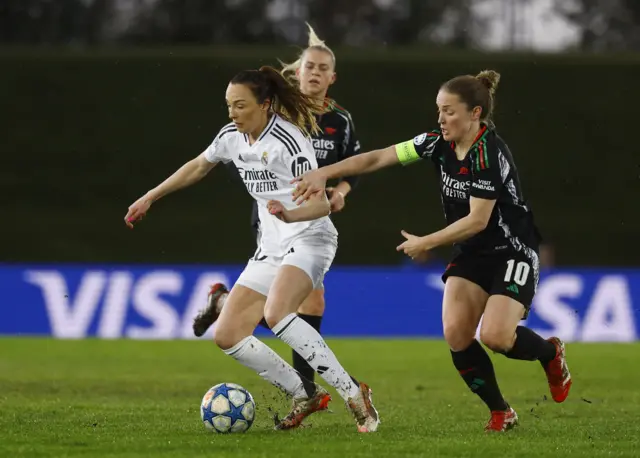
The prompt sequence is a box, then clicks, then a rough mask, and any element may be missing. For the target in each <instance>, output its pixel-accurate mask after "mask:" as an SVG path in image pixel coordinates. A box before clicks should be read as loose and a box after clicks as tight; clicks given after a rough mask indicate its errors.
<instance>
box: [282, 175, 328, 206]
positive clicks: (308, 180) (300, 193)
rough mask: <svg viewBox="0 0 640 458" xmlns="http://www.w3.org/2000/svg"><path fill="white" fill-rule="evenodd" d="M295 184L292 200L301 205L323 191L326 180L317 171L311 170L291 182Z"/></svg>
mask: <svg viewBox="0 0 640 458" xmlns="http://www.w3.org/2000/svg"><path fill="white" fill-rule="evenodd" d="M293 183H297V184H296V187H295V189H294V190H293V200H294V201H295V203H296V204H298V205H302V204H303V203H304V202H305V201H307V200H309V197H311V196H312V195H313V194H315V193H316V192H320V191H323V192H324V189H325V187H326V185H327V179H326V178H325V177H324V175H323V174H322V172H320V170H319V169H316V170H311V171H310V172H307V173H305V174H302V175H300V176H299V177H296V178H294V179H293V180H291V184H293Z"/></svg>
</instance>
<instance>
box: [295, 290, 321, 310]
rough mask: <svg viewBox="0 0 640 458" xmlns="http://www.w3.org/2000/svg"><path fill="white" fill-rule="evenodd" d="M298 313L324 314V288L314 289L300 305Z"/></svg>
mask: <svg viewBox="0 0 640 458" xmlns="http://www.w3.org/2000/svg"><path fill="white" fill-rule="evenodd" d="M298 313H302V314H304V315H313V316H322V315H324V290H322V289H314V290H313V291H312V292H311V294H309V297H307V298H306V299H305V300H304V302H303V303H302V304H301V305H300V308H299V309H298Z"/></svg>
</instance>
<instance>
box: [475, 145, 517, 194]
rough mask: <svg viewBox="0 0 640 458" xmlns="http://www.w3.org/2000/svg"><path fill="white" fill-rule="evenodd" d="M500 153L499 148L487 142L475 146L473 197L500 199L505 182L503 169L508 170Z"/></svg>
mask: <svg viewBox="0 0 640 458" xmlns="http://www.w3.org/2000/svg"><path fill="white" fill-rule="evenodd" d="M500 155H501V154H500V152H499V151H498V148H497V147H496V146H494V145H491V144H489V143H487V142H481V143H479V144H478V145H476V146H475V147H474V149H473V151H472V154H471V188H470V190H469V195H470V196H471V197H479V198H481V199H488V200H497V199H498V196H499V195H500V191H502V186H503V184H504V180H503V177H502V175H503V171H505V172H508V166H507V165H506V164H505V160H504V158H500ZM501 159H502V160H501ZM505 167H506V168H505Z"/></svg>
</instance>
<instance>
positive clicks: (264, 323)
mask: <svg viewBox="0 0 640 458" xmlns="http://www.w3.org/2000/svg"><path fill="white" fill-rule="evenodd" d="M259 324H260V326H262V327H263V328H267V329H271V327H270V326H269V323H267V320H266V319H264V318H263V319H262V320H260V323H259Z"/></svg>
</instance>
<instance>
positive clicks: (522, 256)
mask: <svg viewBox="0 0 640 458" xmlns="http://www.w3.org/2000/svg"><path fill="white" fill-rule="evenodd" d="M449 277H461V278H464V279H465V280H469V281H470V282H472V283H475V284H476V285H478V286H480V287H481V288H482V289H484V290H485V291H486V292H487V294H489V296H493V295H496V294H500V295H503V296H507V297H510V298H512V299H515V300H516V301H518V302H520V303H521V304H522V305H523V306H524V308H525V315H524V318H526V317H527V315H528V314H529V309H530V308H531V303H532V302H533V296H534V295H535V293H536V289H537V287H538V280H539V277H540V264H539V261H538V254H537V253H536V252H535V251H534V250H532V249H530V248H525V249H524V250H521V251H515V250H508V251H504V252H496V253H490V254H468V253H461V254H458V255H456V256H454V257H453V259H452V260H451V262H450V263H449V265H448V266H447V268H446V270H445V272H444V274H443V275H442V281H443V282H445V283H446V282H447V278H449Z"/></svg>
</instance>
